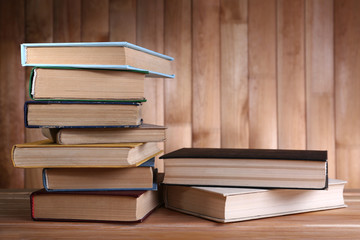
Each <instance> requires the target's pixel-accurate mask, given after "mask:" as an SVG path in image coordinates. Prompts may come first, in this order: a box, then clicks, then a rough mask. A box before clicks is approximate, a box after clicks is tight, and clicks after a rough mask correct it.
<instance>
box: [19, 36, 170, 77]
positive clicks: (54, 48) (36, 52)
mask: <svg viewBox="0 0 360 240" xmlns="http://www.w3.org/2000/svg"><path fill="white" fill-rule="evenodd" d="M173 60H174V59H173V58H172V57H169V56H166V55H163V54H160V53H157V52H154V51H151V50H149V49H146V48H143V47H140V46H137V45H134V44H131V43H127V42H78V43H24V44H21V63H22V65H23V66H38V67H43V66H46V67H76V68H100V69H118V70H136V71H148V72H149V74H147V76H150V77H168V78H173V77H174V75H173V69H172V68H173V66H172V63H173Z"/></svg>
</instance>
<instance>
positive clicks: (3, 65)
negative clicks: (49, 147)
mask: <svg viewBox="0 0 360 240" xmlns="http://www.w3.org/2000/svg"><path fill="white" fill-rule="evenodd" d="M24 9H25V2H24V1H23V0H15V1H0V28H1V31H0V52H1V54H0V75H1V79H0V126H1V127H0V136H1V137H0V188H23V187H24V170H23V169H18V168H14V166H13V164H12V162H11V158H10V153H11V148H12V146H13V145H14V144H17V143H23V142H24V140H25V134H24V132H25V127H24V119H23V105H24V100H25V97H24V96H25V95H24V94H25V89H24V85H25V69H24V68H23V67H22V66H21V64H20V44H21V43H23V42H24V29H25V26H24V22H25V12H24Z"/></svg>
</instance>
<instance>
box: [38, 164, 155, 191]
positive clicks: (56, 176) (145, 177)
mask: <svg viewBox="0 0 360 240" xmlns="http://www.w3.org/2000/svg"><path fill="white" fill-rule="evenodd" d="M154 167H155V158H151V159H150V160H148V161H146V162H144V163H143V164H141V165H139V166H138V167H129V168H44V169H43V174H42V176H43V185H44V188H45V190H46V191H48V192H61V191H119V190H157V182H156V173H157V169H155V168H154Z"/></svg>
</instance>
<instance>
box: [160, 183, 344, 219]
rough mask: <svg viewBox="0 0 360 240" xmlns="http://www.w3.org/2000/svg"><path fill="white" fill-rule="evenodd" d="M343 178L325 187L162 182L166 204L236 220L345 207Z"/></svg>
mask: <svg viewBox="0 0 360 240" xmlns="http://www.w3.org/2000/svg"><path fill="white" fill-rule="evenodd" d="M345 183H346V182H345V181H342V180H335V179H330V180H329V188H328V189H327V190H299V189H297V190H294V189H273V190H269V189H251V188H215V187H189V186H172V185H166V186H165V195H164V196H165V197H164V202H165V206H166V207H167V208H170V209H173V210H176V211H180V212H183V213H187V214H190V215H194V216H198V217H202V218H205V219H209V220H212V221H216V222H223V223H226V222H237V221H245V220H252V219H259V218H267V217H275V216H283V215H289V214H296V213H304V212H312V211H319V210H326V209H334V208H342V207H346V205H345V204H344V198H343V190H344V185H345Z"/></svg>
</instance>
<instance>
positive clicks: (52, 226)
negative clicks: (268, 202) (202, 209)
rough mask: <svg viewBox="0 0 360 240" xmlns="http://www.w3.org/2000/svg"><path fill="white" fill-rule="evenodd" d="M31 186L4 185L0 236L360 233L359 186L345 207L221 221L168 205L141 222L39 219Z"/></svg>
mask: <svg viewBox="0 0 360 240" xmlns="http://www.w3.org/2000/svg"><path fill="white" fill-rule="evenodd" d="M29 194H30V192H29V191H25V190H17V191H9V190H2V191H0V239H55V238H56V239H86V240H88V239H172V240H175V239H225V238H226V239H239V238H240V237H243V238H244V239H264V238H268V239H269V238H270V239H335V238H337V239H352V240H353V239H360V190H357V191H355V190H353V191H347V192H345V194H344V196H345V202H346V204H347V205H348V207H347V208H342V209H336V210H327V211H319V212H313V213H303V214H296V215H289V216H283V217H273V218H267V219H260V220H252V221H246V222H238V223H227V224H220V223H215V222H211V221H207V220H204V219H200V218H197V217H193V216H189V215H185V214H182V213H178V212H175V211H171V210H168V209H165V208H160V209H157V210H156V211H155V212H154V213H153V214H152V215H151V216H150V217H149V218H148V219H146V220H145V222H143V223H138V224H121V223H80V222H76V223H70V222H36V221H32V220H31V218H30V208H29V206H30V204H29Z"/></svg>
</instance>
